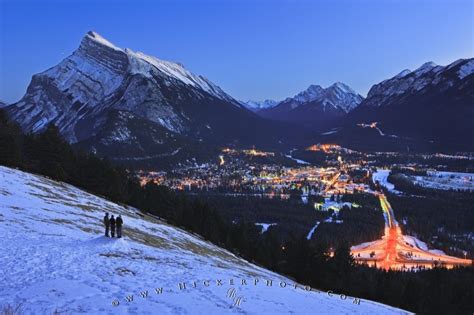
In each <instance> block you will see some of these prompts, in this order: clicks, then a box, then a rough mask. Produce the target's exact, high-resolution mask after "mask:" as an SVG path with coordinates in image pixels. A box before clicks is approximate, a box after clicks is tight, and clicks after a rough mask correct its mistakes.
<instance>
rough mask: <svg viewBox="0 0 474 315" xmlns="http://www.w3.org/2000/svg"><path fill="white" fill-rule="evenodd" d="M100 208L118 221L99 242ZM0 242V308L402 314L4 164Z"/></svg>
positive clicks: (0, 175)
mask: <svg viewBox="0 0 474 315" xmlns="http://www.w3.org/2000/svg"><path fill="white" fill-rule="evenodd" d="M104 211H108V212H109V213H112V214H115V215H118V214H121V215H122V217H123V218H124V222H125V223H124V236H125V237H124V238H123V239H109V238H105V237H103V236H102V226H101V220H102V216H103V213H104ZM0 235H1V236H2V238H1V250H0V266H2V272H1V273H0V283H2V285H1V286H0V307H1V306H4V305H7V304H9V305H18V304H19V303H23V309H24V310H25V311H26V313H28V314H30V313H34V314H40V313H41V314H43V313H48V314H51V313H53V312H54V311H58V312H66V313H68V314H69V313H72V314H75V313H84V314H157V313H159V314H290V313H291V314H311V313H314V312H317V313H318V314H403V313H405V312H404V311H402V310H399V309H395V308H392V307H388V306H385V305H382V304H378V303H374V302H370V301H365V300H362V301H360V305H356V304H354V302H353V299H352V298H350V297H349V298H347V299H346V300H341V299H340V298H339V297H338V296H336V295H334V296H332V297H330V296H328V295H327V294H325V293H322V292H319V291H315V290H313V291H311V292H309V291H305V290H304V289H303V287H302V286H299V285H298V286H297V288H296V289H295V288H294V287H293V286H292V285H293V284H294V282H293V281H291V280H290V279H287V278H284V277H282V276H280V275H277V274H274V273H272V272H269V271H267V270H265V269H262V268H260V267H257V266H255V265H252V264H250V263H248V262H246V261H244V260H242V259H240V258H238V257H236V256H234V255H233V254H231V253H229V252H227V251H226V250H223V249H221V248H219V247H216V246H214V245H212V244H210V243H208V242H205V241H203V240H202V239H200V238H199V237H197V236H195V235H192V234H189V233H187V232H185V231H182V230H180V229H178V228H175V227H173V226H170V225H168V224H166V223H164V222H162V221H160V220H159V219H157V218H153V217H150V216H147V215H143V214H141V213H139V212H138V211H137V210H136V209H133V208H129V207H124V206H120V205H117V204H114V203H111V202H109V201H106V200H104V199H101V198H99V197H96V196H94V195H91V194H88V193H86V192H84V191H81V190H79V189H77V188H75V187H73V186H70V185H67V184H64V183H58V182H54V181H52V180H49V179H47V178H44V177H42V176H36V175H32V174H28V173H24V172H21V171H18V170H14V169H10V168H6V167H0ZM231 279H233V281H234V284H230V280H231ZM255 279H258V282H257V284H254V283H255V282H254V280H255ZM218 280H219V281H222V285H219V284H220V282H218ZM242 280H246V282H247V285H242V284H241V283H242V282H241V281H242ZM267 280H272V281H273V282H272V286H267V283H266V281H267ZM194 281H195V282H196V287H193V283H194ZM207 281H208V282H207ZM180 283H185V284H186V289H180V287H179V284H180ZM280 283H282V285H283V283H286V284H287V286H286V287H285V288H282V287H281V286H280ZM160 288H163V291H162V293H161V294H158V293H157V292H156V291H155V289H158V292H160ZM231 288H235V289H236V295H237V296H238V297H242V298H243V300H242V302H241V305H240V306H233V301H232V299H230V298H229V297H227V294H228V290H229V289H231ZM145 291H148V296H147V297H142V296H141V295H140V292H145ZM127 296H133V301H127V300H126V297H127ZM113 301H118V302H119V304H118V305H116V306H113V305H112V304H113Z"/></svg>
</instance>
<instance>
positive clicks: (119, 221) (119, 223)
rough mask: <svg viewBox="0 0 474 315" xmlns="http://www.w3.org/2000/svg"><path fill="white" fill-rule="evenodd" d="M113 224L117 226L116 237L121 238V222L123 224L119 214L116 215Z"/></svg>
mask: <svg viewBox="0 0 474 315" xmlns="http://www.w3.org/2000/svg"><path fill="white" fill-rule="evenodd" d="M115 224H116V226H117V237H118V238H121V237H122V224H123V220H122V216H121V215H120V214H119V216H118V217H117V219H116V220H115Z"/></svg>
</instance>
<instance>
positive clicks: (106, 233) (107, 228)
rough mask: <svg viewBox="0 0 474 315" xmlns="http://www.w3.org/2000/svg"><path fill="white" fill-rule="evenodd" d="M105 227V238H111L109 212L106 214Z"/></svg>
mask: <svg viewBox="0 0 474 315" xmlns="http://www.w3.org/2000/svg"><path fill="white" fill-rule="evenodd" d="M104 226H105V237H109V227H110V220H109V213H108V212H106V213H105V216H104Z"/></svg>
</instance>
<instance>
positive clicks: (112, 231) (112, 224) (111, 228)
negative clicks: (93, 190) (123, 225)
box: [110, 214, 115, 237]
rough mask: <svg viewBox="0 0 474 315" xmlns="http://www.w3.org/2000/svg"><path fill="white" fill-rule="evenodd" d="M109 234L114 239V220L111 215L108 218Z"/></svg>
mask: <svg viewBox="0 0 474 315" xmlns="http://www.w3.org/2000/svg"><path fill="white" fill-rule="evenodd" d="M110 233H111V234H112V237H115V218H114V215H113V214H112V217H111V218H110Z"/></svg>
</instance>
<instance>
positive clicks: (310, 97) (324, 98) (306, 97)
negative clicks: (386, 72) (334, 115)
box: [278, 82, 363, 113]
mask: <svg viewBox="0 0 474 315" xmlns="http://www.w3.org/2000/svg"><path fill="white" fill-rule="evenodd" d="M362 100H363V98H362V96H360V95H359V94H357V93H356V92H355V91H354V90H353V89H352V88H350V87H349V86H348V85H346V84H344V83H341V82H336V83H334V84H333V85H331V86H329V87H327V88H325V89H324V88H322V87H321V86H319V85H310V86H309V87H308V88H307V89H306V90H304V91H302V92H300V93H298V94H296V95H295V96H294V97H289V98H287V99H285V100H284V101H282V102H281V103H280V104H278V107H282V108H283V107H288V108H289V109H295V108H297V107H302V106H311V105H313V106H314V103H318V105H319V106H322V107H323V108H324V109H326V108H327V107H331V108H333V109H337V110H342V111H344V112H345V113H347V112H349V111H351V110H352V109H354V108H355V107H357V105H359V104H360V102H362ZM311 103H313V104H311Z"/></svg>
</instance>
